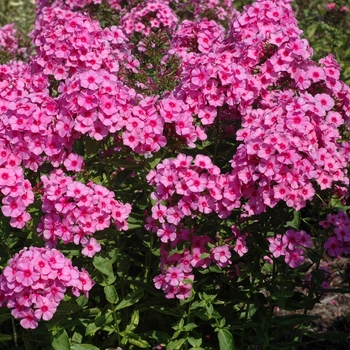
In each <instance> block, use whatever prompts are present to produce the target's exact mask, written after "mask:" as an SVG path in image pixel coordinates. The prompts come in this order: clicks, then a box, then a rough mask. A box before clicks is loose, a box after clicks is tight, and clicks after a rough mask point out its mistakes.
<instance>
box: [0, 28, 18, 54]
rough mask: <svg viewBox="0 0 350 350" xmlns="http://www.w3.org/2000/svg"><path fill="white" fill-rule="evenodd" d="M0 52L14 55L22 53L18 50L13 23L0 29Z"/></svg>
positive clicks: (16, 35)
mask: <svg viewBox="0 0 350 350" xmlns="http://www.w3.org/2000/svg"><path fill="white" fill-rule="evenodd" d="M0 50H5V51H8V52H10V53H11V54H14V55H15V54H19V53H22V52H23V50H24V49H23V48H22V49H20V48H19V44H18V34H17V30H16V28H15V26H14V24H13V23H10V24H6V25H5V26H3V27H1V28H0Z"/></svg>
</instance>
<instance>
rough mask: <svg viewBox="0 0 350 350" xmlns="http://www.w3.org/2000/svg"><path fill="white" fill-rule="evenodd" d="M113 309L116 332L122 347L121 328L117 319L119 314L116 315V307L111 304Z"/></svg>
mask: <svg viewBox="0 0 350 350" xmlns="http://www.w3.org/2000/svg"><path fill="white" fill-rule="evenodd" d="M111 308H112V313H113V318H114V323H115V328H116V331H117V337H118V345H122V343H121V337H120V328H119V323H118V317H117V313H116V311H115V306H114V304H111Z"/></svg>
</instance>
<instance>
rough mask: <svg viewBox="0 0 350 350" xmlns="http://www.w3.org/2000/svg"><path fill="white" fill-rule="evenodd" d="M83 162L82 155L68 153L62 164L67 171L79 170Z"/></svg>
mask: <svg viewBox="0 0 350 350" xmlns="http://www.w3.org/2000/svg"><path fill="white" fill-rule="evenodd" d="M83 164H84V161H83V157H82V156H79V155H78V154H75V153H70V154H69V155H68V157H67V158H66V160H65V161H64V162H63V165H64V166H65V167H66V169H67V170H68V171H75V172H79V171H81V168H82V166H83Z"/></svg>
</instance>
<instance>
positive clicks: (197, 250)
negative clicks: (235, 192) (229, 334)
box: [153, 225, 248, 299]
mask: <svg viewBox="0 0 350 350" xmlns="http://www.w3.org/2000/svg"><path fill="white" fill-rule="evenodd" d="M181 227H182V225H180V226H179V227H177V228H176V232H175V227H174V229H173V230H172V231H171V228H170V226H169V225H167V228H166V229H165V230H164V231H168V232H167V234H169V235H170V236H174V237H175V236H176V238H175V239H174V240H170V241H169V243H165V242H162V244H161V258H160V268H161V274H159V275H157V276H155V277H154V279H153V282H154V284H155V287H156V288H157V289H162V290H163V291H164V293H165V296H166V298H168V299H171V298H175V297H176V298H177V299H186V298H188V297H189V296H190V294H191V290H192V283H193V282H194V278H195V276H194V272H195V269H199V268H203V269H205V268H208V267H209V266H211V265H213V264H215V265H217V266H218V267H220V268H222V269H223V268H226V267H229V266H230V265H231V264H232V261H231V257H232V253H231V251H232V250H233V251H235V252H236V253H237V254H238V255H239V256H240V257H241V256H243V255H244V254H245V253H247V251H248V247H247V246H246V240H245V236H244V235H243V234H242V233H241V232H239V230H238V229H237V227H235V226H232V227H231V230H232V233H233V234H234V235H233V236H232V237H230V238H228V239H225V240H224V241H219V242H216V243H214V241H213V240H212V239H211V238H210V237H209V236H207V235H206V236H197V235H194V230H193V229H185V228H181ZM228 242H230V244H227V243H228ZM182 245H184V246H185V248H184V249H182V250H181V249H178V247H181V246H182ZM174 249H175V252H174Z"/></svg>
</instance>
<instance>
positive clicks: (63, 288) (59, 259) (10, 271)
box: [0, 247, 94, 328]
mask: <svg viewBox="0 0 350 350" xmlns="http://www.w3.org/2000/svg"><path fill="white" fill-rule="evenodd" d="M93 285H94V282H93V281H92V280H91V277H90V275H89V274H88V273H87V271H86V270H85V269H82V270H81V271H79V270H78V268H76V267H74V266H73V265H72V262H71V261H70V260H69V259H67V258H65V257H64V255H63V254H62V253H61V252H60V251H58V250H57V249H50V248H37V247H30V248H24V249H22V250H21V251H20V252H19V253H17V254H16V255H15V256H13V257H12V258H11V260H10V261H9V265H8V266H6V267H5V269H4V271H3V273H2V274H1V275H0V306H2V305H6V306H7V307H8V308H10V309H13V310H12V315H13V316H14V317H15V318H17V319H20V320H21V322H20V323H21V326H22V327H23V328H36V327H37V326H38V322H39V321H40V320H41V319H43V320H45V321H48V320H50V319H51V318H52V317H53V315H54V313H55V312H56V310H57V307H58V305H59V304H60V302H61V300H62V299H63V297H64V295H65V293H66V292H67V290H68V289H71V291H72V293H73V294H74V295H75V296H79V295H80V294H81V293H83V294H85V296H86V297H87V296H88V295H89V291H90V289H91V288H92V287H93Z"/></svg>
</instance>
